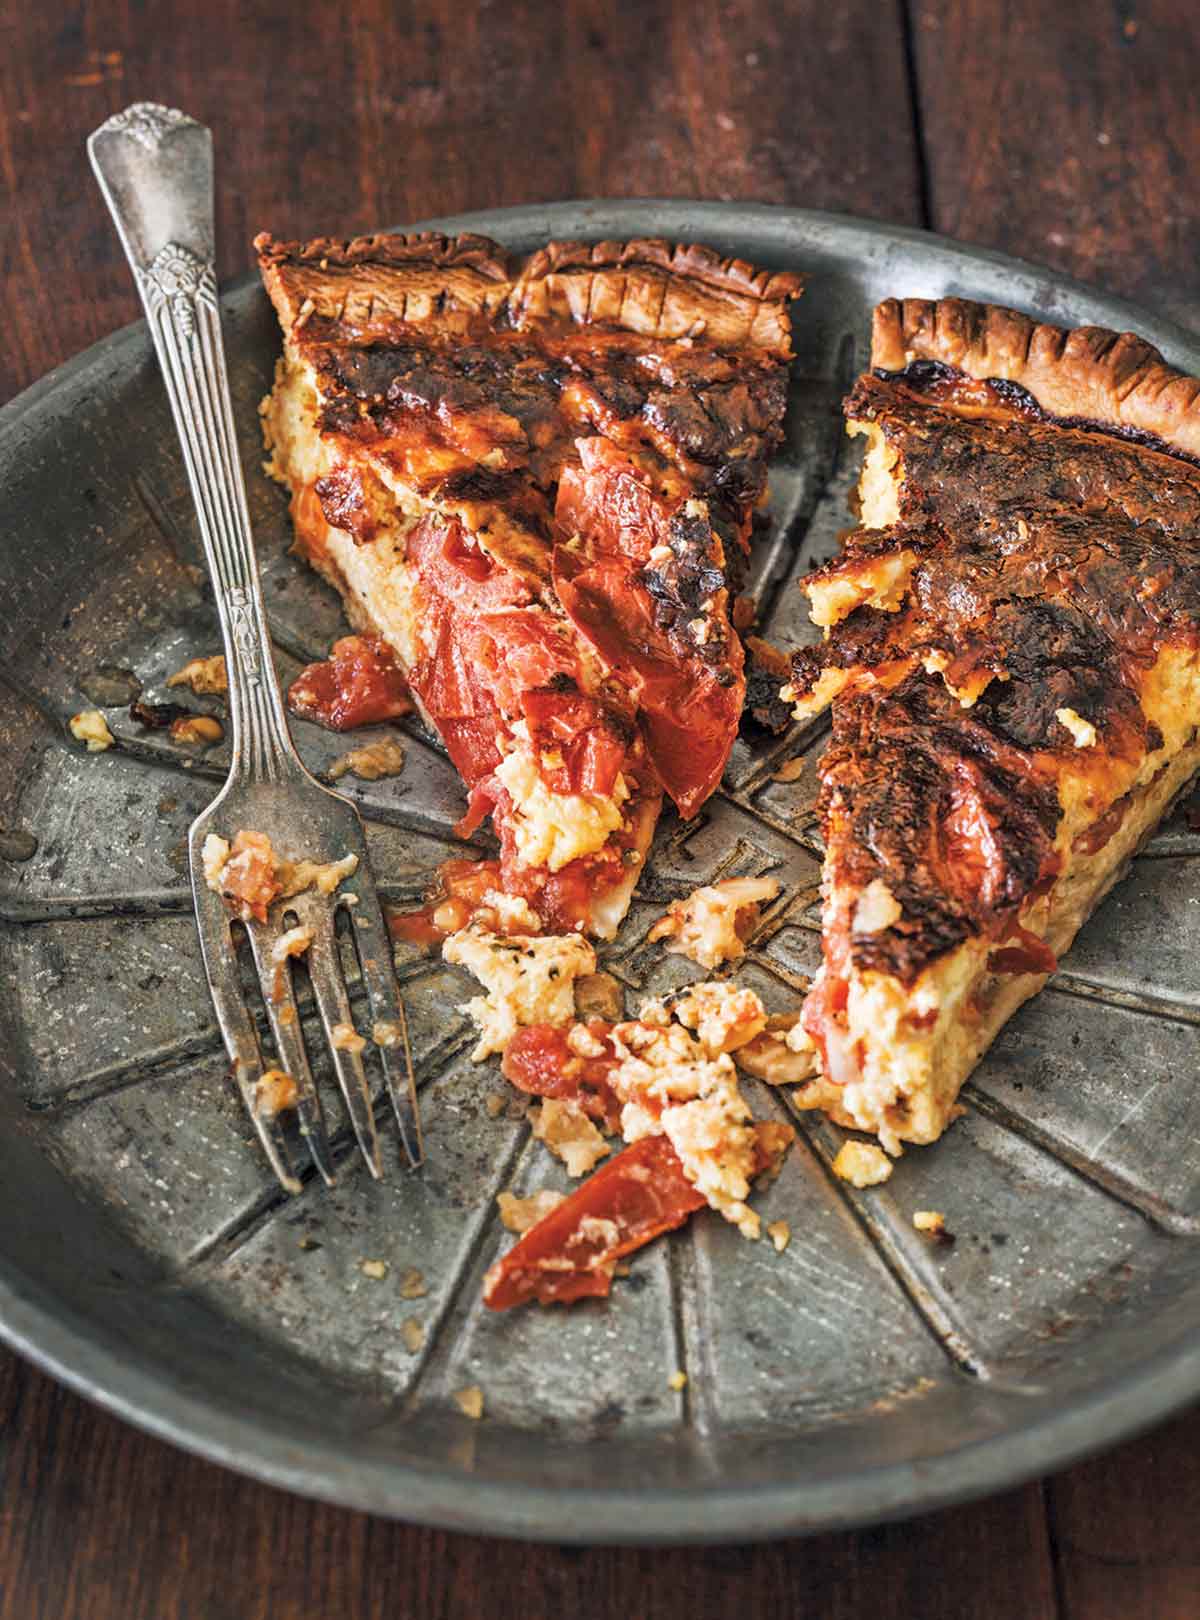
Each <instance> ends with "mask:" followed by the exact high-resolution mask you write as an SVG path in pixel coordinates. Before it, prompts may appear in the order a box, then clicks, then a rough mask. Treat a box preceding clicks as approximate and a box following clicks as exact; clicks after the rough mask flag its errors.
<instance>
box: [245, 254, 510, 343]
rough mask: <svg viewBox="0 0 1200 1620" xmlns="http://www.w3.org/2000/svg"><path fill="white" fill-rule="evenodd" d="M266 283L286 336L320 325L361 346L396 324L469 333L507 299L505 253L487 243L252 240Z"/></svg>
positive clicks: (384, 333) (508, 286)
mask: <svg viewBox="0 0 1200 1620" xmlns="http://www.w3.org/2000/svg"><path fill="white" fill-rule="evenodd" d="M254 247H255V250H256V251H257V253H258V262H259V266H260V268H261V270H262V277H263V282H264V284H265V286H266V289H267V292H268V294H269V295H270V298H271V302H272V303H273V304H274V305H275V309H276V311H277V313H278V315H279V319H280V323H281V324H282V326H283V329H284V331H285V333H287V334H288V335H289V336H291V335H293V334H294V333H295V332H296V331H298V330H300V329H301V328H302V327H303V326H305V325H306V324H307V323H308V322H309V321H311V320H313V319H314V318H316V319H317V320H318V321H319V322H330V323H332V325H333V326H334V327H335V328H336V335H337V336H338V337H339V338H341V339H343V340H346V339H351V340H358V341H362V340H364V339H371V338H375V337H381V336H386V335H387V334H388V332H390V331H391V330H392V329H393V328H394V327H395V325H396V324H397V323H399V324H402V325H405V326H413V325H417V326H420V325H425V324H428V323H434V322H435V323H436V325H437V327H438V329H439V331H443V332H445V333H447V334H448V335H453V334H455V333H462V332H466V331H468V330H470V328H471V327H472V325H474V324H475V323H477V321H478V320H479V319H480V318H481V317H483V318H485V319H486V318H488V317H490V316H491V315H492V314H494V313H495V311H497V310H498V309H499V308H500V307H501V306H502V305H503V303H504V301H505V299H506V298H507V297H508V294H509V291H510V289H511V286H512V282H511V280H510V279H509V275H508V270H507V266H506V264H505V259H504V251H503V249H502V248H501V247H500V246H499V244H498V243H496V242H493V241H492V240H491V239H490V238H489V237H486V236H472V235H463V236H441V235H439V234H438V233H436V232H432V231H422V232H419V233H417V234H415V235H412V236H384V235H377V236H359V237H355V238H353V239H352V240H350V241H338V240H335V239H334V238H333V237H325V236H318V237H313V238H312V239H311V240H310V241H307V242H281V241H277V240H276V239H275V238H274V237H273V236H271V235H270V234H269V233H268V232H266V231H264V232H261V233H260V234H259V235H258V236H256V237H255V238H254Z"/></svg>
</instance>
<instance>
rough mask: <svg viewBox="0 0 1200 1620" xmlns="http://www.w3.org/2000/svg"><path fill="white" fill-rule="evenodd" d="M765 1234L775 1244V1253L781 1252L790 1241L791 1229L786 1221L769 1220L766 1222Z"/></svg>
mask: <svg viewBox="0 0 1200 1620" xmlns="http://www.w3.org/2000/svg"><path fill="white" fill-rule="evenodd" d="M767 1236H768V1237H769V1238H770V1240H771V1242H772V1243H773V1244H774V1246H775V1253H776V1254H782V1253H783V1251H784V1250H785V1249H786V1248H787V1246H788V1244H789V1243H790V1242H791V1241H792V1229H791V1227H790V1226H789V1225H788V1223H787V1222H786V1221H770V1222H768V1224H767Z"/></svg>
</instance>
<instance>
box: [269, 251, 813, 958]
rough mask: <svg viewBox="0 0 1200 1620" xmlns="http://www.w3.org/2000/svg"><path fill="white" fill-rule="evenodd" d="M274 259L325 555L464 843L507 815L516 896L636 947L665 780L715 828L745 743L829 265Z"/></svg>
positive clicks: (366, 255)
mask: <svg viewBox="0 0 1200 1620" xmlns="http://www.w3.org/2000/svg"><path fill="white" fill-rule="evenodd" d="M255 245H256V247H257V250H258V255H259V262H260V265H261V269H262V275H263V280H264V283H265V285H266V288H267V291H268V293H269V294H270V297H271V299H272V302H273V303H274V305H275V308H276V311H277V312H278V315H279V319H280V323H281V325H282V328H283V335H284V354H283V358H282V359H281V361H280V363H279V368H278V374H277V377H276V382H275V386H274V389H273V390H272V392H271V394H270V395H269V397H268V398H267V400H266V401H265V402H264V406H263V420H264V425H265V431H266V438H267V444H268V448H269V461H268V470H269V471H270V472H271V473H273V474H274V476H275V477H276V478H278V479H279V480H280V481H281V482H282V483H283V484H284V485H285V487H286V488H287V489H288V490H289V492H290V494H291V513H292V519H293V524H294V528H295V535H296V544H297V547H298V548H299V550H300V551H301V552H302V554H303V555H304V556H305V557H306V558H307V559H308V561H309V562H310V563H311V564H312V565H313V566H314V567H315V568H316V569H318V570H319V571H320V572H321V573H322V574H323V575H324V576H325V577H326V578H327V579H329V580H330V581H331V582H332V583H333V584H334V585H335V586H336V587H337V588H338V590H339V591H340V592H341V594H342V597H343V599H344V602H345V605H346V612H347V615H348V617H349V619H350V621H351V623H352V624H353V625H354V626H355V627H356V628H357V629H359V630H360V631H363V632H365V633H366V635H367V636H368V637H371V638H376V639H375V642H374V643H373V645H375V646H376V647H378V646H380V645H381V646H382V654H383V656H384V657H385V658H386V659H387V660H394V662H395V664H396V665H397V666H398V669H399V672H400V673H401V674H402V675H403V677H404V679H405V681H406V682H407V685H408V688H409V689H410V691H411V694H412V698H413V699H414V701H415V702H416V704H417V706H418V707H419V709H420V711H421V714H422V715H423V717H424V719H425V720H426V721H427V722H428V723H429V725H431V726H432V727H433V728H435V729H436V731H437V732H438V734H439V735H440V737H441V739H442V742H443V743H444V745H445V747H446V750H447V752H448V753H449V755H450V758H451V759H452V760H453V762H454V765H455V766H456V768H457V769H458V771H459V772H460V774H461V775H462V777H463V780H464V782H465V783H466V785H467V788H468V790H469V802H468V810H467V814H466V816H465V817H464V819H463V821H462V822H461V823H460V829H461V831H462V832H463V833H464V834H467V833H470V832H471V831H473V830H474V829H475V828H476V827H478V826H479V825H480V823H481V822H482V821H483V820H484V819H485V817H487V816H489V815H490V816H491V819H492V824H493V827H494V830H495V832H496V834H497V836H498V838H499V841H500V861H499V868H498V871H497V872H495V873H493V874H492V875H491V878H489V881H490V882H491V885H492V888H494V889H498V890H500V891H502V892H504V893H506V894H509V895H516V896H520V897H521V898H523V899H524V900H525V901H526V902H527V904H528V906H529V907H530V908H531V909H532V911H533V912H534V913H535V914H536V916H537V918H538V919H540V921H541V924H542V925H543V926H544V927H545V928H546V929H548V930H551V931H557V932H563V931H569V930H575V929H581V928H582V929H584V930H586V931H588V932H590V933H592V934H594V935H596V936H599V937H601V938H607V937H611V936H612V935H613V934H614V933H615V932H616V929H617V927H618V925H619V923H620V921H621V918H622V917H623V915H624V913H625V910H626V908H627V907H628V904H629V900H630V897H631V895H632V892H633V889H634V887H635V885H636V882H637V878H638V874H639V870H640V863H641V860H642V858H643V857H644V855H645V853H646V850H647V848H648V846H649V843H650V839H651V835H652V833H653V829H654V825H655V821H656V819H657V816H658V814H659V810H660V806H661V803H662V799H663V795H664V793H665V794H666V795H668V796H669V797H670V798H671V799H672V800H673V801H674V802H675V804H676V805H677V806H678V808H679V812H680V814H681V815H683V816H693V815H695V813H696V811H697V810H698V809H699V808H700V806H701V805H702V804H703V803H704V801H705V799H706V798H707V797H708V796H709V795H710V794H711V793H712V792H713V790H714V789H715V787H716V786H717V783H718V782H719V780H720V778H721V773H722V770H723V769H724V766H725V762H726V759H727V757H728V754H729V750H730V747H731V746H732V743H733V739H734V736H735V734H736V731H737V727H738V722H739V719H740V716H741V712H742V706H743V698H744V694H745V673H744V664H743V652H742V647H741V644H740V642H739V639H738V636H737V634H736V633H735V631H734V629H733V626H732V622H731V602H732V599H733V597H734V595H735V594H736V592H737V590H738V588H739V584H740V581H741V578H742V576H743V572H744V568H745V563H746V558H747V554H748V545H749V535H750V529H751V524H752V520H753V516H754V512H755V509H756V507H758V506H759V505H760V503H761V502H762V500H763V498H764V493H765V488H766V478H767V463H768V459H769V457H770V454H771V452H772V450H773V449H774V448H775V447H776V446H777V445H778V443H779V442H780V439H781V437H782V425H783V416H784V410H785V405H786V398H787V367H788V361H789V359H790V357H791V346H790V327H789V321H788V313H787V306H788V302H789V300H791V299H792V298H794V297H795V296H796V295H797V294H798V293H799V291H800V278H799V277H798V276H796V275H792V274H777V273H771V272H768V271H765V270H758V269H755V268H754V267H752V266H750V265H748V264H744V263H742V262H741V261H740V260H736V259H726V258H721V257H720V256H719V255H717V254H716V253H714V252H712V251H710V250H709V249H707V248H703V247H698V246H679V247H671V246H669V245H668V244H667V243H665V242H661V241H651V240H647V241H630V242H600V243H596V244H582V243H574V242H554V243H551V244H550V245H549V246H547V247H546V248H544V249H542V250H540V251H539V252H536V253H534V254H532V255H531V256H530V257H528V258H526V259H522V260H513V259H511V258H509V257H508V256H507V255H506V254H505V252H504V251H503V249H502V248H500V247H499V246H498V244H496V243H495V242H493V241H490V240H488V239H486V238H484V237H479V236H470V235H467V236H458V237H446V236H440V235H431V234H422V235H415V236H371V237H363V238H360V239H358V240H355V241H351V242H335V241H331V240H324V239H322V240H317V241H310V242H280V241H276V240H275V239H273V238H272V237H270V236H265V235H264V236H260V237H258V239H257V241H256V244H255ZM358 661H359V663H360V664H361V662H362V659H361V657H360V658H359V660H358ZM318 686H319V683H314V682H311V681H310V682H309V683H308V686H307V688H306V690H307V691H308V693H309V695H310V697H311V693H312V692H313V691H314V690H316V689H317V687H318ZM310 712H311V708H310ZM492 879H494V881H492Z"/></svg>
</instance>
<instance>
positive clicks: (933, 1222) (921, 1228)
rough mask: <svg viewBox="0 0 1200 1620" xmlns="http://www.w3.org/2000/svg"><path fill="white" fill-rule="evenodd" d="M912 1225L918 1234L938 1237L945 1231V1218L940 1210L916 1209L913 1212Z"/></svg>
mask: <svg viewBox="0 0 1200 1620" xmlns="http://www.w3.org/2000/svg"><path fill="white" fill-rule="evenodd" d="M913 1225H914V1226H915V1227H916V1229H917V1231H918V1232H928V1233H930V1234H931V1235H932V1236H934V1237H940V1236H941V1235H942V1233H943V1232H944V1231H945V1230H946V1217H945V1216H944V1215H943V1214H942V1212H941V1210H940V1209H918V1210H915V1211H914V1212H913Z"/></svg>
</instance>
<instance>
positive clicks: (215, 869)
mask: <svg viewBox="0 0 1200 1620" xmlns="http://www.w3.org/2000/svg"><path fill="white" fill-rule="evenodd" d="M228 859H229V841H228V839H225V838H218V837H217V835H216V833H209V834H208V836H207V837H206V838H205V840H204V843H203V844H202V845H201V846H200V865H201V867H202V868H203V870H204V881H205V883H206V884H207V886H208V887H209V888H210V889H215V890H216V891H217V893H218V894H219V893H220V892H221V873H222V872H223V871H224V870H225V863H226V861H228Z"/></svg>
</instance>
